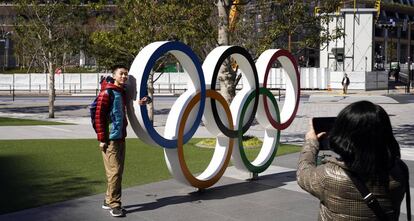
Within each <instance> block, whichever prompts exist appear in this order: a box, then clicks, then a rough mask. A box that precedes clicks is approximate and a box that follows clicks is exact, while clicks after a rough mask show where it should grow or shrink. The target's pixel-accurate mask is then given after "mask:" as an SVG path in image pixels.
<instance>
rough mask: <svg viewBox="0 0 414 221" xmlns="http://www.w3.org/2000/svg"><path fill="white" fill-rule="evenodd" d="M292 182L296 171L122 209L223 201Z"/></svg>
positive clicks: (131, 209)
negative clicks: (215, 200)
mask: <svg viewBox="0 0 414 221" xmlns="http://www.w3.org/2000/svg"><path fill="white" fill-rule="evenodd" d="M294 180H296V171H290V172H283V173H278V174H272V175H265V176H260V179H259V180H257V181H250V182H243V183H235V184H229V185H223V186H218V187H212V188H209V189H206V190H203V191H197V192H192V193H189V194H188V195H181V196H170V197H164V198H160V199H156V200H155V201H154V202H150V203H142V204H133V205H126V206H124V207H125V209H126V210H127V213H134V212H140V211H148V210H155V209H158V208H161V207H165V206H169V205H174V204H181V203H189V202H191V203H200V202H201V201H203V200H214V199H225V198H229V197H235V196H240V195H245V194H251V193H255V192H260V191H265V190H268V189H273V188H277V187H280V186H283V185H285V183H286V182H291V181H294ZM264 183H266V184H264ZM269 183H271V185H269ZM155 196H156V195H155Z"/></svg>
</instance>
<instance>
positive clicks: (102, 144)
mask: <svg viewBox="0 0 414 221" xmlns="http://www.w3.org/2000/svg"><path fill="white" fill-rule="evenodd" d="M99 149H101V151H102V152H104V153H106V149H108V144H107V143H104V142H101V143H99Z"/></svg>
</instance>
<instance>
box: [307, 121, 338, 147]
mask: <svg viewBox="0 0 414 221" xmlns="http://www.w3.org/2000/svg"><path fill="white" fill-rule="evenodd" d="M335 120H336V117H314V118H313V119H312V124H313V129H314V130H315V133H316V135H318V134H319V133H322V132H326V134H325V135H324V136H322V137H320V138H319V150H329V139H328V138H329V132H330V131H331V129H332V127H333V125H334V123H335Z"/></svg>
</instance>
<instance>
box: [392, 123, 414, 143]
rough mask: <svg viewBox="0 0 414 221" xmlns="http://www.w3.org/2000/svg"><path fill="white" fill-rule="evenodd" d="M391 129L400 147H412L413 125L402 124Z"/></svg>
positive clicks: (413, 141)
mask: <svg viewBox="0 0 414 221" xmlns="http://www.w3.org/2000/svg"><path fill="white" fill-rule="evenodd" d="M393 129H394V130H393V131H394V136H395V138H396V139H397V141H398V143H399V144H400V146H401V147H411V148H412V147H414V140H413V137H414V125H412V124H403V125H400V126H397V127H394V128H393Z"/></svg>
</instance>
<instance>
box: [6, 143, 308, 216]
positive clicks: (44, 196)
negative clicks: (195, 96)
mask: <svg viewBox="0 0 414 221" xmlns="http://www.w3.org/2000/svg"><path fill="white" fill-rule="evenodd" d="M199 141H200V139H192V140H190V142H189V143H188V144H186V145H185V146H184V156H185V160H186V163H187V165H188V167H189V168H190V170H191V171H192V172H193V173H197V172H201V171H202V170H204V169H205V167H206V166H207V164H208V162H209V161H210V159H211V156H212V154H213V151H214V149H210V148H200V147H196V146H195V144H196V143H197V142H199ZM299 149H300V148H299V147H297V146H289V145H282V146H281V147H280V148H279V150H278V155H280V154H286V153H291V152H296V151H299ZM258 151H259V149H258V148H251V149H247V150H246V152H247V154H248V155H250V156H255V155H257V153H258ZM0 174H1V176H2V177H1V182H0V196H1V197H2V199H3V200H1V201H0V214H4V213H9V212H13V211H19V210H22V209H26V208H32V207H37V206H41V205H45V204H50V203H54V202H59V201H65V200H69V199H73V198H79V197H83V196H88V195H93V194H98V193H103V192H104V191H105V190H106V184H105V175H104V174H105V173H104V167H103V162H102V156H101V152H100V151H99V149H98V142H97V141H96V140H93V139H76V140H5V141H0ZM169 178H171V175H170V173H169V171H168V169H167V167H166V165H165V160H164V154H163V150H162V148H160V147H153V146H149V145H147V144H145V143H143V142H142V141H140V140H139V139H127V150H126V161H125V172H124V178H123V188H126V187H131V186H136V185H141V184H145V183H151V182H156V181H160V180H164V179H169Z"/></svg>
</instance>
